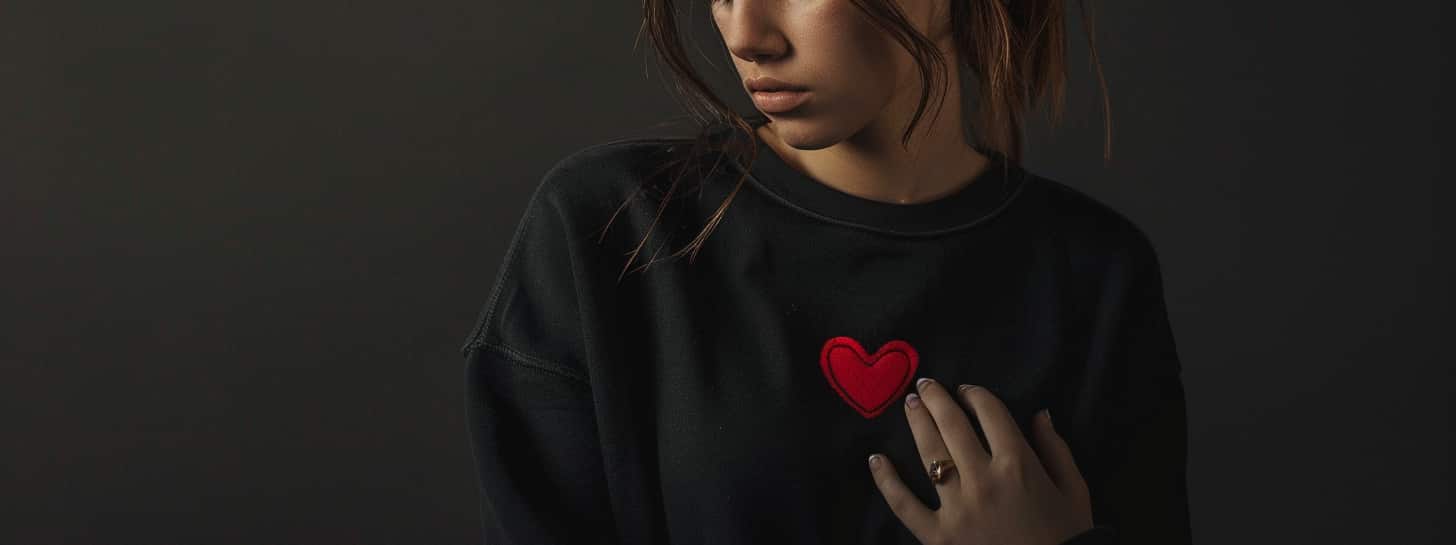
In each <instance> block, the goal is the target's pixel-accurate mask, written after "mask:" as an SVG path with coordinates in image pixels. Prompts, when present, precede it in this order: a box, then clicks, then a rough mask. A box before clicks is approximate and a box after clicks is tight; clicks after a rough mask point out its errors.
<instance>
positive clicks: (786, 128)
mask: <svg viewBox="0 0 1456 545" xmlns="http://www.w3.org/2000/svg"><path fill="white" fill-rule="evenodd" d="M709 1H710V2H712V15H713V21H714V23H715V24H716V26H717V28H718V31H719V33H720V34H721V35H722V38H723V42H724V45H725V46H727V48H728V51H729V53H730V54H731V58H732V59H733V65H734V67H735V68H736V69H737V70H738V75H739V76H740V85H743V84H744V83H743V82H746V80H748V79H751V78H758V77H762V76H768V77H772V78H774V79H778V80H782V81H784V82H786V83H789V84H791V85H801V86H804V87H806V88H807V89H808V94H807V100H806V101H805V102H803V103H802V104H801V105H799V106H798V107H797V108H794V109H792V110H789V111H786V112H779V113H771V112H764V113H765V115H767V116H768V117H769V119H771V120H772V121H773V131H774V133H775V134H776V135H777V136H778V137H779V138H780V139H781V140H783V141H784V142H785V143H787V144H789V145H791V146H793V147H795V148H799V149H820V148H824V147H828V146H830V145H833V144H835V143H837V142H839V141H842V140H845V139H847V138H850V137H851V136H853V135H855V134H856V133H859V132H860V131H863V130H865V129H866V128H867V127H876V126H878V127H882V128H891V127H893V129H891V130H893V131H899V130H903V124H904V123H905V122H907V121H908V118H909V115H910V114H911V113H912V112H913V111H914V108H915V105H916V104H917V103H918V102H919V99H920V87H919V85H920V77H919V74H918V72H916V69H915V65H914V60H913V58H912V57H911V56H910V54H909V53H908V52H906V51H905V50H904V48H902V47H900V45H899V44H898V43H897V42H895V41H894V39H893V38H891V37H890V36H889V35H888V34H886V33H885V32H883V31H881V30H880V28H879V27H877V26H875V25H874V24H872V23H871V22H870V18H869V17H868V16H866V15H864V14H863V13H862V12H860V10H859V9H857V8H855V7H854V5H853V4H851V3H850V2H849V1H848V0H709ZM945 1H946V0H898V3H899V5H900V8H901V9H902V10H904V11H905V14H906V17H907V18H908V19H909V20H910V21H911V23H913V24H914V25H915V27H916V29H917V30H919V31H920V32H922V33H925V34H927V35H928V36H929V37H930V38H931V39H932V41H935V42H936V43H937V44H940V43H941V42H943V41H948V40H947V39H946V38H948V27H949V16H948V14H944V15H942V13H943V12H942V11H941V10H944V9H945V8H946V5H945ZM931 21H935V22H936V23H937V24H936V25H935V26H936V28H929V29H928V28H927V24H928V23H929V22H931ZM948 45H949V44H945V47H942V51H946V49H947V48H948ZM949 60H953V58H950V59H949ZM744 92H748V89H747V87H744ZM932 98H934V97H932ZM933 105H934V103H933V102H932V103H931V106H933ZM928 113H930V112H929V111H928V112H927V114H928Z"/></svg>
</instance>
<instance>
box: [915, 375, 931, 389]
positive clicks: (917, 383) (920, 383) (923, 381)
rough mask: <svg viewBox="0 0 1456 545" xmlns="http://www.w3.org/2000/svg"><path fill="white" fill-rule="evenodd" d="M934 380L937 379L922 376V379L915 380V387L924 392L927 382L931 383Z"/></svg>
mask: <svg viewBox="0 0 1456 545" xmlns="http://www.w3.org/2000/svg"><path fill="white" fill-rule="evenodd" d="M932 382H935V381H934V380H931V379H930V378H929V377H921V379H920V380H917V381H915V389H916V390H920V391H922V392H924V391H925V385H926V384H930V383H932Z"/></svg>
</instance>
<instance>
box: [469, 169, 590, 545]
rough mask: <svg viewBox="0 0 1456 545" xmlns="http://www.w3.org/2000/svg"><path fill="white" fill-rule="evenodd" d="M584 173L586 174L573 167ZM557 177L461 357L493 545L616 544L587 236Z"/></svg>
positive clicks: (520, 227) (520, 228) (510, 252)
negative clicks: (589, 339)
mask: <svg viewBox="0 0 1456 545" xmlns="http://www.w3.org/2000/svg"><path fill="white" fill-rule="evenodd" d="M571 170H573V171H575V170H579V169H571ZM567 174H568V172H567V169H565V168H564V167H562V166H560V165H558V166H557V167H556V168H553V169H552V170H551V171H550V172H548V173H547V174H546V175H545V176H544V177H543V179H542V181H541V183H540V184H539V185H538V186H537V188H536V190H535V192H534V193H533V194H532V196H531V198H530V199H529V201H528V202H527V204H526V206H525V209H524V211H523V213H522V215H521V219H520V220H519V223H518V224H517V226H516V229H515V232H514V234H513V235H512V238H511V240H510V243H509V246H508V248H507V250H506V253H505V257H504V260H503V261H502V264H501V266H500V268H499V270H498V271H497V273H496V276H495V281H494V285H493V287H492V288H491V290H490V294H489V296H488V299H487V302H486V303H485V305H484V308H483V309H482V310H481V311H480V315H479V318H478V319H477V322H476V325H475V327H474V328H472V330H471V332H470V334H469V336H468V337H467V338H466V339H465V342H464V345H463V346H462V347H461V348H460V353H461V354H462V356H463V357H464V360H465V401H466V419H467V423H468V428H469V429H468V431H469V437H470V444H471V448H472V452H473V457H474V461H475V464H476V475H477V478H478V484H479V490H480V513H481V524H482V530H483V534H484V543H486V544H488V545H517V544H519V545H528V544H530V545H534V544H541V543H554V544H564V545H578V544H596V543H608V542H609V541H608V540H609V539H611V536H614V535H616V532H615V528H614V527H613V511H612V507H611V504H610V502H609V500H608V491H607V479H606V475H605V470H604V463H603V459H604V457H603V455H602V452H603V450H602V449H603V447H602V443H601V441H600V437H599V434H598V431H597V429H598V424H597V420H596V418H597V411H596V410H595V405H594V400H593V395H592V383H591V380H590V373H589V372H588V367H587V365H586V363H585V360H586V358H585V356H583V349H582V345H583V334H582V331H581V327H580V324H581V317H580V316H581V311H580V306H581V305H580V303H579V297H580V295H579V290H581V289H582V288H581V285H579V284H580V283H579V282H578V279H580V278H583V277H585V276H588V275H589V274H590V273H589V271H582V270H579V269H577V267H578V266H580V265H579V264H580V263H582V262H584V261H587V260H584V259H578V257H579V256H578V255H577V254H579V253H581V252H584V251H587V246H586V245H585V242H584V241H586V240H587V237H586V236H584V235H579V233H578V231H579V230H578V229H577V228H575V227H573V225H575V224H573V223H572V220H573V214H572V207H571V206H570V205H569V204H567V203H568V202H569V201H568V200H567V199H565V198H564V197H563V195H562V194H560V192H559V191H557V189H558V186H559V184H561V182H562V178H563V177H565V176H566V175H567Z"/></svg>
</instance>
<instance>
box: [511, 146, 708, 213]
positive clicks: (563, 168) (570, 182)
mask: <svg viewBox="0 0 1456 545" xmlns="http://www.w3.org/2000/svg"><path fill="white" fill-rule="evenodd" d="M684 143H686V140H684V139H681V138H672V137H632V138H624V139H617V140H612V141H608V142H602V143H598V144H592V145H589V146H586V147H582V148H578V149H575V150H573V151H571V152H569V153H567V154H566V155H564V156H563V157H562V158H561V159H559V160H557V161H556V163H555V164H553V165H552V166H551V168H550V169H548V170H547V171H546V172H545V174H543V175H542V177H541V180H540V182H539V184H538V186H537V188H536V195H535V197H534V200H536V201H539V202H538V203H537V204H551V205H553V206H557V207H562V208H564V209H565V210H567V211H571V212H578V213H588V212H591V211H594V210H595V211H599V210H600V209H601V207H603V206H607V205H610V206H611V207H612V208H613V209H615V208H616V206H617V205H620V204H621V203H622V202H623V201H624V200H626V199H628V198H630V197H632V196H633V195H634V194H637V192H638V190H639V189H642V188H644V187H646V188H647V189H649V190H650V189H651V187H652V186H653V182H654V181H655V180H656V179H657V178H658V177H660V175H661V172H662V171H663V170H664V168H663V167H665V166H667V164H668V162H669V161H670V160H671V159H672V158H673V156H674V152H675V151H676V150H677V149H678V148H679V147H681V144H684Z"/></svg>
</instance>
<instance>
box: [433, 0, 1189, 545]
mask: <svg viewBox="0 0 1456 545" xmlns="http://www.w3.org/2000/svg"><path fill="white" fill-rule="evenodd" d="M710 1H711V14H712V18H713V21H714V23H715V24H716V27H717V29H718V31H719V36H720V37H721V39H722V43H723V45H724V46H725V47H726V49H727V51H728V53H729V56H730V58H731V59H732V61H733V63H734V66H735V68H736V69H737V72H738V74H739V75H740V76H741V77H742V79H743V81H744V87H745V90H746V91H750V92H752V96H753V99H754V104H755V106H756V107H757V109H758V111H759V113H757V114H755V115H753V116H749V117H747V118H743V117H740V116H739V115H738V114H736V113H734V112H732V111H731V109H729V108H728V107H726V106H725V105H724V104H723V103H721V102H719V101H718V100H717V99H716V98H713V97H712V94H711V93H710V92H709V91H708V89H707V87H706V86H705V85H703V84H702V82H701V80H699V79H698V78H697V76H695V75H694V74H693V73H692V70H691V67H690V66H689V63H688V62H687V59H688V57H687V55H686V54H685V53H684V50H683V48H682V46H681V44H680V43H679V40H678V36H677V30H676V29H677V26H676V22H675V21H674V16H673V6H672V2H670V1H667V0H646V1H645V2H644V6H645V9H646V10H647V11H646V17H647V26H648V30H649V31H650V33H651V35H652V37H653V39H654V43H655V45H656V47H657V49H658V51H659V52H660V53H661V54H662V55H663V58H664V60H666V61H667V63H668V65H669V66H670V67H671V68H672V69H673V70H674V73H675V74H677V75H678V76H679V77H680V78H681V79H682V81H684V82H686V85H685V86H684V88H687V89H689V90H690V91H691V92H693V93H694V94H695V95H694V96H695V97H696V98H698V99H700V100H701V101H702V104H703V105H706V106H707V107H708V108H709V109H710V110H711V112H712V113H713V114H715V117H716V119H715V121H713V122H711V123H706V124H704V125H703V128H704V130H703V131H702V132H700V133H699V134H698V135H697V136H696V137H694V138H631V139H626V140H618V141H613V142H607V143H604V144H598V145H594V146H591V147H588V148H585V149H582V150H580V151H577V152H575V153H573V154H571V155H570V156H568V157H566V158H564V159H562V160H561V161H560V162H559V163H558V164H557V165H555V167H553V168H552V169H551V170H550V171H548V172H547V173H546V174H545V176H544V177H543V179H542V180H541V182H540V185H539V186H538V187H537V189H536V191H535V193H534V195H533V196H532V197H531V199H530V201H529V203H528V205H527V206H526V209H525V211H524V212H523V214H522V217H521V220H520V223H519V224H518V227H517V228H516V230H515V232H514V234H513V236H512V239H511V243H510V247H509V249H508V251H507V252H506V256H505V259H504V263H503V265H502V266H501V269H500V270H499V271H498V272H497V275H496V277H495V283H494V286H493V287H492V288H491V290H490V294H489V298H488V300H487V301H486V303H485V307H484V309H483V310H482V311H481V314H480V317H479V320H478V321H477V323H476V325H475V327H474V328H473V329H472V331H471V332H470V335H469V336H468V338H467V339H466V341H465V344H464V346H462V348H461V352H462V355H463V356H464V357H465V361H466V379H467V384H466V386H467V398H468V409H469V419H470V424H471V428H470V435H471V438H472V441H473V449H474V455H475V460H476V461H477V463H478V468H477V469H478V475H479V479H480V481H479V482H480V491H481V494H482V498H483V502H482V508H481V509H482V515H483V518H484V532H485V536H486V543H491V544H496V543H500V544H506V543H512V544H544V543H565V544H577V543H622V544H644V545H645V544H664V545H665V544H697V543H723V544H737V543H804V544H818V543H825V544H828V543H834V544H912V543H921V544H926V545H938V544H978V545H980V544H984V545H1005V544H1020V545H1060V544H1074V543H1075V544H1090V543H1122V544H1149V545H1151V544H1158V545H1174V544H1180V543H1183V544H1186V543H1190V542H1191V539H1190V529H1189V513H1188V500H1187V493H1186V485H1185V475H1184V468H1185V465H1186V449H1185V445H1186V431H1185V429H1186V421H1185V402H1184V393H1183V387H1182V383H1181V378H1180V371H1181V365H1180V363H1179V358H1178V355H1177V352H1176V349H1175V346H1174V342H1173V336H1172V329H1171V326H1170V324H1169V321H1168V318H1167V313H1166V310H1165V305H1164V301H1163V289H1162V279H1161V271H1160V266H1159V263H1158V259H1157V254H1156V252H1155V251H1154V248H1153V246H1152V244H1151V242H1150V240H1149V238H1148V237H1147V236H1146V235H1145V234H1144V233H1143V231H1142V230H1141V229H1139V228H1138V227H1137V226H1136V225H1135V224H1134V223H1132V222H1131V221H1129V220H1128V219H1127V218H1126V217H1125V216H1124V215H1122V214H1120V213H1118V212H1116V211H1115V210H1113V209H1111V208H1109V207H1107V206H1106V205H1104V204H1102V203H1100V202H1099V201H1097V200H1095V199H1093V198H1092V197H1090V196H1088V195H1086V194H1084V193H1082V192H1079V191H1077V190H1075V189H1073V188H1071V187H1070V186H1068V185H1064V184H1062V183H1059V182H1056V181H1053V180H1050V179H1047V178H1044V177H1041V176H1038V175H1035V174H1033V173H1030V172H1028V171H1027V170H1025V169H1024V168H1023V167H1022V166H1021V165H1020V163H1019V157H1020V155H1021V154H1020V149H1019V147H1020V129H1019V126H1018V124H1019V122H1020V119H1022V117H1023V115H1024V111H1023V110H1024V109H1025V108H1027V107H1029V105H1031V104H1034V103H1035V102H1036V100H1035V99H1037V98H1039V97H1041V96H1042V95H1044V94H1045V93H1046V92H1047V91H1048V90H1051V91H1052V92H1053V93H1054V94H1055V93H1056V91H1055V90H1056V89H1058V88H1060V85H1061V83H1062V76H1061V74H1062V73H1063V72H1064V67H1063V47H1064V46H1063V41H1064V40H1065V38H1064V34H1063V32H1062V30H1061V27H1062V26H1064V25H1063V13H1062V10H1061V8H1060V6H1061V3H1060V2H1054V1H1050V0H1046V1H1042V0H898V1H895V0H804V1H787V0H710ZM1094 51H1095V49H1094ZM951 68H963V69H966V70H968V71H969V72H968V73H973V74H975V75H976V76H977V80H978V83H977V85H976V87H975V90H977V91H979V93H978V94H979V98H978V100H977V102H976V103H975V109H974V110H975V112H974V115H966V116H963V115H962V112H963V108H962V105H961V102H963V101H962V100H961V99H962V98H964V97H965V95H963V94H962V92H961V89H962V87H963V85H962V84H961V82H960V81H959V80H960V78H959V77H955V76H954V75H953V74H958V73H953V71H952V70H951ZM968 90H969V89H968ZM967 94H968V93H967ZM927 105H933V106H934V107H933V108H927ZM964 111H966V112H967V113H969V112H970V108H966V109H965V110H964ZM964 120H969V122H968V123H964V122H963V121H964ZM967 127H969V129H970V130H969V131H967V130H966V128H967ZM968 133H969V134H968ZM745 150H746V151H745ZM730 203H731V206H729V205H730ZM710 234H711V235H712V236H709V235H710ZM659 255H662V256H663V257H662V258H659ZM643 256H646V259H645V263H642V264H640V265H639V266H637V267H635V268H633V267H632V265H633V264H634V263H635V262H638V261H643V260H641V259H639V258H642V257H643ZM683 257H686V259H681V258H683ZM961 385H974V386H976V387H974V388H958V386H961ZM902 401H903V402H902ZM1048 411H1049V412H1050V414H1051V415H1056V427H1055V428H1053V426H1052V422H1051V418H1050V415H1049V414H1048ZM871 454H873V455H874V456H872V457H868V458H867V455H871Z"/></svg>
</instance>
